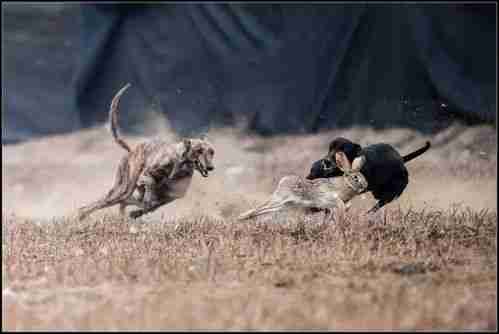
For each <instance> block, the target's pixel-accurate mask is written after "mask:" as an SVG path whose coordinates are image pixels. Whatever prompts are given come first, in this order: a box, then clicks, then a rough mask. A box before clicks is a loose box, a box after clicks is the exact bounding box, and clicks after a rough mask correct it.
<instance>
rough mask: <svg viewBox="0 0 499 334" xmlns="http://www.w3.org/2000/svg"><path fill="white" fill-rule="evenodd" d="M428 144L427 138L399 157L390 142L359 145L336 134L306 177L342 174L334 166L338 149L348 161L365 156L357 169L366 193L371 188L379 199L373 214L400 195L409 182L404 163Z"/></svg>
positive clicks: (372, 210) (371, 211) (421, 151)
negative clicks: (326, 150) (415, 148)
mask: <svg viewBox="0 0 499 334" xmlns="http://www.w3.org/2000/svg"><path fill="white" fill-rule="evenodd" d="M430 146H431V144H430V142H428V141H427V142H426V144H425V146H423V147H422V148H420V149H418V150H416V151H414V152H412V153H409V154H407V155H405V156H403V157H402V156H401V155H400V154H399V153H398V152H397V151H396V150H395V148H393V146H391V145H389V144H385V143H379V144H373V145H369V146H366V147H364V148H362V147H361V146H360V145H359V144H357V143H354V142H352V141H350V140H348V139H346V138H343V137H338V138H336V139H334V140H333V141H332V142H331V143H330V145H329V152H328V154H327V156H326V157H325V158H323V159H320V160H318V161H316V162H314V163H313V164H312V168H311V169H310V173H309V175H308V176H307V179H309V180H314V179H317V178H327V177H335V176H340V175H343V171H342V170H341V169H340V168H338V166H337V159H336V156H337V153H338V152H343V153H344V154H345V155H346V156H347V158H348V160H349V161H353V160H354V159H356V158H357V157H360V156H364V157H365V158H366V163H365V164H364V165H363V167H362V169H361V170H360V172H361V173H362V174H363V175H364V176H365V178H366V179H367V182H368V184H369V186H368V188H367V189H366V190H365V192H368V191H370V192H371V193H372V194H373V196H374V198H376V199H377V200H378V202H377V203H376V205H375V206H374V207H373V208H371V209H370V210H369V211H368V213H374V212H376V211H377V210H379V209H380V208H382V207H383V206H384V205H386V204H388V203H390V202H392V201H393V200H395V199H396V198H398V197H399V196H400V195H401V194H402V192H403V191H404V190H405V188H406V186H407V184H408V183H409V172H408V171H407V168H406V166H405V163H407V162H409V161H411V160H412V159H414V158H416V157H418V156H420V155H421V154H423V153H424V152H426V151H427V150H428V149H429V148H430Z"/></svg>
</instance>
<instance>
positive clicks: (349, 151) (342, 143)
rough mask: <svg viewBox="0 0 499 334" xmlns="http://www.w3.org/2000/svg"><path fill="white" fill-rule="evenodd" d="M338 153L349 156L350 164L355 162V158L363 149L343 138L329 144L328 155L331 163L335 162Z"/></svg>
mask: <svg viewBox="0 0 499 334" xmlns="http://www.w3.org/2000/svg"><path fill="white" fill-rule="evenodd" d="M338 151H342V152H343V153H345V155H346V156H347V158H348V160H349V161H350V163H352V162H353V160H354V159H355V158H357V157H358V156H359V155H360V152H361V151H362V147H361V146H360V145H359V144H356V143H354V142H352V141H351V140H348V139H346V138H343V137H338V138H335V139H334V140H333V141H331V143H330V144H329V152H328V154H327V158H328V159H329V160H331V161H335V156H334V155H335V154H336V152H338Z"/></svg>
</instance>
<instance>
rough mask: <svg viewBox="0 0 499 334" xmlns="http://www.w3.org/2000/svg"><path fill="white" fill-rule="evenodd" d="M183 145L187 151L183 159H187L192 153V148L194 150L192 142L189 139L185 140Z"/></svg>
mask: <svg viewBox="0 0 499 334" xmlns="http://www.w3.org/2000/svg"><path fill="white" fill-rule="evenodd" d="M183 143H184V147H185V151H184V153H183V154H182V157H184V158H185V157H187V154H189V152H190V151H191V148H192V142H191V140H190V139H188V138H185V139H184V140H183Z"/></svg>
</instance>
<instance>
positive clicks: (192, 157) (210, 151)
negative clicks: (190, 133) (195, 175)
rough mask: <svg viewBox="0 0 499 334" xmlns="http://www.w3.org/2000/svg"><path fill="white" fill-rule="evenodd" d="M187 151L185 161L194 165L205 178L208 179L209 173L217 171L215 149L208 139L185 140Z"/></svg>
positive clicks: (184, 155)
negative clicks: (214, 160) (214, 158)
mask: <svg viewBox="0 0 499 334" xmlns="http://www.w3.org/2000/svg"><path fill="white" fill-rule="evenodd" d="M184 146H185V151H184V154H183V157H182V158H183V159H184V160H185V161H191V162H193V163H194V168H195V169H196V170H197V171H198V172H199V173H200V174H201V175H202V176H204V177H208V172H211V171H212V170H214V169H215V167H214V166H213V157H214V155H215V149H214V147H213V145H212V144H211V143H210V142H209V141H208V140H207V139H206V138H202V139H184Z"/></svg>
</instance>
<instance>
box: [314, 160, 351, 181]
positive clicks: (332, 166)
mask: <svg viewBox="0 0 499 334" xmlns="http://www.w3.org/2000/svg"><path fill="white" fill-rule="evenodd" d="M341 175H343V172H342V171H341V169H339V168H338V166H336V163H335V162H332V161H331V160H329V159H320V160H317V161H316V162H314V163H313V164H312V168H310V173H309V174H308V176H307V179H309V180H313V179H318V178H326V177H335V176H341Z"/></svg>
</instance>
